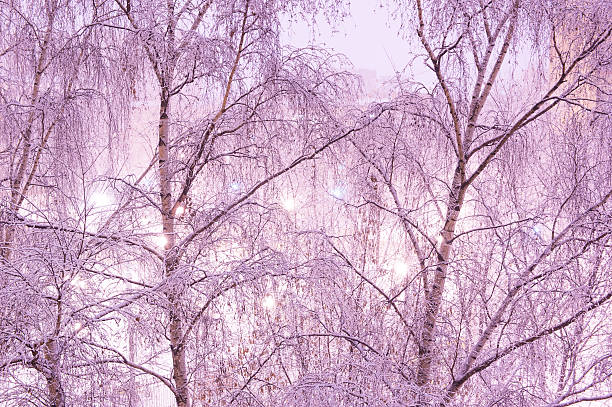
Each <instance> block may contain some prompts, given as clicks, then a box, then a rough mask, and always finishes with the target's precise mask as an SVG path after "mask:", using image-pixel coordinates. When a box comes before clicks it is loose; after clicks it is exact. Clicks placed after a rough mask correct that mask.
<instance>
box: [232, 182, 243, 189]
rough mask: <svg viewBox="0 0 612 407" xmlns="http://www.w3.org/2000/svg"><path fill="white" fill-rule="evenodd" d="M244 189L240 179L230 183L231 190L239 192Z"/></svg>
mask: <svg viewBox="0 0 612 407" xmlns="http://www.w3.org/2000/svg"><path fill="white" fill-rule="evenodd" d="M241 189H242V185H240V182H238V181H234V182H232V183H231V184H230V191H232V192H238V191H240V190H241Z"/></svg>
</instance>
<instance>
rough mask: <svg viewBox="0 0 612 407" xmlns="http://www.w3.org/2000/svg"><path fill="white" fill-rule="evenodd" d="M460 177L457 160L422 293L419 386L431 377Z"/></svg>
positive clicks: (462, 174) (461, 189)
mask: <svg viewBox="0 0 612 407" xmlns="http://www.w3.org/2000/svg"><path fill="white" fill-rule="evenodd" d="M464 180H465V171H464V167H463V165H462V164H461V163H459V165H458V166H457V168H456V169H455V174H454V176H453V184H452V187H451V193H450V195H449V199H448V209H447V211H446V220H445V222H444V228H443V229H442V232H441V235H442V242H441V243H440V248H439V249H438V265H437V267H436V270H435V273H434V280H433V284H432V286H431V289H430V291H429V292H428V293H426V298H425V318H424V321H423V326H422V329H421V332H422V334H421V343H420V345H419V366H418V372H417V385H418V386H419V387H424V386H426V385H427V384H428V383H429V382H430V380H431V377H430V376H431V365H432V357H433V354H434V352H433V350H434V349H433V348H434V344H435V336H434V334H435V328H436V320H437V318H438V313H439V310H440V304H441V302H442V296H443V295H444V283H445V281H446V273H447V269H448V262H449V259H450V253H451V248H452V244H453V243H452V240H453V237H454V235H455V226H456V224H457V219H458V217H459V212H460V211H461V206H462V205H463V198H464V196H465V189H464V187H463V185H462V184H463V182H464Z"/></svg>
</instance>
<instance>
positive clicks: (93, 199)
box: [89, 192, 114, 208]
mask: <svg viewBox="0 0 612 407" xmlns="http://www.w3.org/2000/svg"><path fill="white" fill-rule="evenodd" d="M89 203H90V205H91V206H92V207H94V208H105V207H109V206H111V205H112V204H113V203H114V202H113V198H112V197H111V196H110V195H109V194H106V193H104V192H94V193H93V194H91V196H90V197H89Z"/></svg>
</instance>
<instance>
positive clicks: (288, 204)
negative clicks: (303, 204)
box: [282, 197, 295, 212]
mask: <svg viewBox="0 0 612 407" xmlns="http://www.w3.org/2000/svg"><path fill="white" fill-rule="evenodd" d="M282 206H283V208H285V210H286V211H289V212H291V211H294V210H295V199H293V198H292V197H287V198H285V199H284V200H283V202H282Z"/></svg>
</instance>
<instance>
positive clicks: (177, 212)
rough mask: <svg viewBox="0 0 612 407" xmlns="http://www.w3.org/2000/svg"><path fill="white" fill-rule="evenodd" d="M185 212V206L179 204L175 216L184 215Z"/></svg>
mask: <svg viewBox="0 0 612 407" xmlns="http://www.w3.org/2000/svg"><path fill="white" fill-rule="evenodd" d="M184 213H185V207H184V206H183V205H179V206H177V207H176V209H175V210H174V216H182V215H183V214H184Z"/></svg>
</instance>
